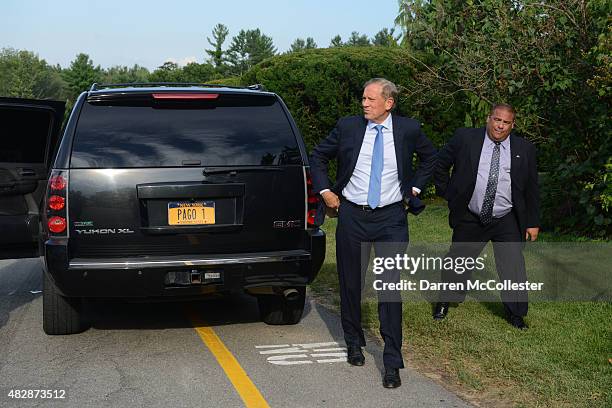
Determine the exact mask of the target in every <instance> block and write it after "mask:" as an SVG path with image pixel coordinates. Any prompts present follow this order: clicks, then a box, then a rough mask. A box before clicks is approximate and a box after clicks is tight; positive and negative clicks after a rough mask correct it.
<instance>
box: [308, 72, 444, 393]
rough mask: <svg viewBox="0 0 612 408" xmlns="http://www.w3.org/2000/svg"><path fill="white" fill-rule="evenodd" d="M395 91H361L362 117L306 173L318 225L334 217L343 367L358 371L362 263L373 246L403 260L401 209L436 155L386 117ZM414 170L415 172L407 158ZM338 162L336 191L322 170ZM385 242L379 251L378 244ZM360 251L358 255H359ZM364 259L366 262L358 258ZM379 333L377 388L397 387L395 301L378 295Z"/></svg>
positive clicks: (328, 143) (404, 121) (402, 122)
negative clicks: (317, 198) (331, 213)
mask: <svg viewBox="0 0 612 408" xmlns="http://www.w3.org/2000/svg"><path fill="white" fill-rule="evenodd" d="M396 100H397V87H396V86H395V85H394V84H393V83H392V82H390V81H388V80H386V79H382V78H374V79H371V80H370V81H368V82H366V83H365V85H364V90H363V96H362V102H361V103H362V107H363V113H364V114H363V116H349V117H345V118H342V119H340V120H339V121H338V123H337V124H336V127H335V128H334V129H333V130H332V131H331V133H330V134H329V136H327V137H326V138H325V139H324V140H323V141H321V143H320V144H319V145H318V146H316V147H315V148H314V150H313V152H312V155H311V160H310V166H311V174H312V181H313V188H314V190H315V191H318V192H319V193H320V194H321V197H322V198H323V202H324V203H321V206H320V207H319V211H318V215H317V219H318V221H319V222H322V219H323V217H324V215H325V207H328V208H330V209H333V210H337V211H338V226H337V229H336V260H337V265H338V276H339V282H340V313H341V320H342V328H343V330H344V339H345V341H346V345H347V349H348V362H349V363H350V364H352V365H356V366H361V365H363V364H364V361H365V357H364V355H363V353H362V351H361V347H363V346H365V338H364V335H363V329H362V327H361V290H362V288H363V285H364V278H365V270H366V268H367V259H368V257H369V253H370V250H371V246H372V245H373V246H374V250H375V252H376V256H377V257H378V256H389V257H393V256H395V254H397V253H401V254H403V253H404V252H405V250H406V246H407V243H408V223H407V217H406V212H405V209H404V202H409V201H410V200H411V199H414V198H415V197H416V196H417V195H418V194H419V193H420V191H421V189H423V188H424V187H425V183H426V182H427V180H428V178H429V177H430V175H431V173H432V171H433V166H434V164H435V160H436V150H435V148H434V147H433V145H432V143H431V142H430V141H429V139H427V137H426V136H425V135H424V134H423V132H422V131H421V127H420V125H419V122H417V121H416V120H414V119H409V118H405V117H401V116H397V115H395V114H391V110H392V109H393V107H394V105H395V103H396ZM415 153H416V154H417V156H418V158H419V165H418V167H417V169H416V170H415V169H414V167H413V157H414V154H415ZM333 159H337V165H338V166H337V175H336V182H335V184H333V185H332V184H331V183H330V181H329V178H328V163H329V161H330V160H333ZM385 243H386V244H385ZM362 249H363V252H362ZM364 257H365V261H364V259H363V258H364ZM387 272H388V274H387V275H386V277H385V279H386V280H388V281H398V280H399V272H398V271H397V270H392V271H386V272H385V273H387ZM378 316H379V320H380V334H381V336H382V338H383V340H384V342H385V347H384V354H383V361H384V365H385V375H384V378H383V385H384V386H385V387H386V388H396V387H399V386H400V385H401V380H400V376H399V369H400V368H403V367H404V362H403V359H402V354H401V347H402V304H401V297H400V296H399V295H398V296H391V298H389V297H388V298H387V299H383V298H381V296H380V295H379V302H378Z"/></svg>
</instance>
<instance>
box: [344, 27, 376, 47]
mask: <svg viewBox="0 0 612 408" xmlns="http://www.w3.org/2000/svg"><path fill="white" fill-rule="evenodd" d="M346 45H350V46H354V47H364V46H368V45H371V44H370V40H369V39H368V36H367V35H365V34H359V32H357V31H353V32H352V33H351V36H350V37H349V39H348V40H347V41H346Z"/></svg>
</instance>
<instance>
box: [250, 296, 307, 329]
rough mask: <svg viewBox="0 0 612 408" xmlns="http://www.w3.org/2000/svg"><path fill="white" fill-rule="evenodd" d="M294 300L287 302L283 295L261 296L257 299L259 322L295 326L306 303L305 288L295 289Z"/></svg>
mask: <svg viewBox="0 0 612 408" xmlns="http://www.w3.org/2000/svg"><path fill="white" fill-rule="evenodd" d="M295 289H296V290H297V291H298V294H297V297H296V298H295V299H291V300H288V299H286V298H285V296H283V295H261V296H258V297H257V305H258V306H259V315H260V317H261V320H262V321H263V322H264V323H266V324H270V325H290V324H297V323H298V322H299V321H300V319H301V318H302V313H303V312H304V304H305V303H306V287H299V288H295Z"/></svg>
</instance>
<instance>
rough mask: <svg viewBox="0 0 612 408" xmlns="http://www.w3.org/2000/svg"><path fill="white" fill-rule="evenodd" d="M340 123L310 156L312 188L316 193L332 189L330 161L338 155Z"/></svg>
mask: <svg viewBox="0 0 612 408" xmlns="http://www.w3.org/2000/svg"><path fill="white" fill-rule="evenodd" d="M339 125H340V121H338V123H336V126H335V127H334V129H333V130H332V131H331V132H330V133H329V135H328V136H327V137H326V138H325V139H323V140H322V141H321V142H320V143H319V144H318V145H317V146H315V148H314V149H313V150H312V153H311V154H310V174H311V175H312V187H313V189H314V191H315V192H317V193H318V192H320V191H321V190H324V189H326V188H331V183H330V181H329V161H330V160H333V159H335V158H336V156H337V154H338V141H339V137H340V130H339Z"/></svg>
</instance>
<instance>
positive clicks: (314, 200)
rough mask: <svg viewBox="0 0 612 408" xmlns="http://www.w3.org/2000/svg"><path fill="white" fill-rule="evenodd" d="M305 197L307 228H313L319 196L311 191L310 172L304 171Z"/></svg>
mask: <svg viewBox="0 0 612 408" xmlns="http://www.w3.org/2000/svg"><path fill="white" fill-rule="evenodd" d="M306 195H307V207H306V208H307V213H306V214H307V215H306V222H307V225H308V228H313V227H314V226H315V225H314V219H315V215H316V213H317V207H318V206H319V195H318V194H317V193H316V192H315V191H314V190H313V189H312V177H311V176H310V171H309V170H308V169H306Z"/></svg>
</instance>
